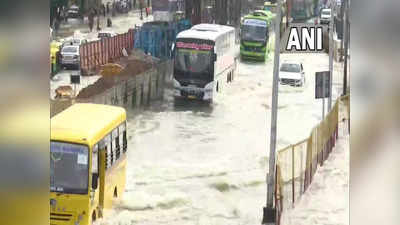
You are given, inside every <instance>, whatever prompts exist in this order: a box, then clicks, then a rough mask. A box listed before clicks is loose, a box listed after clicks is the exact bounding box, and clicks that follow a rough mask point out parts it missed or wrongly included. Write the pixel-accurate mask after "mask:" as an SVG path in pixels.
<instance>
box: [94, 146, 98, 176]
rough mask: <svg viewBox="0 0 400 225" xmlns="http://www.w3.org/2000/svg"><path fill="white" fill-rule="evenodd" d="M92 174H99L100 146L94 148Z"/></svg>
mask: <svg viewBox="0 0 400 225" xmlns="http://www.w3.org/2000/svg"><path fill="white" fill-rule="evenodd" d="M92 173H99V147H98V144H95V145H94V146H93V150H92Z"/></svg>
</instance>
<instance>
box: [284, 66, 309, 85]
mask: <svg viewBox="0 0 400 225" xmlns="http://www.w3.org/2000/svg"><path fill="white" fill-rule="evenodd" d="M279 82H280V84H282V85H290V86H303V85H304V84H305V83H306V77H305V72H304V67H303V63H299V62H294V61H284V62H283V63H282V65H281V68H280V71H279Z"/></svg>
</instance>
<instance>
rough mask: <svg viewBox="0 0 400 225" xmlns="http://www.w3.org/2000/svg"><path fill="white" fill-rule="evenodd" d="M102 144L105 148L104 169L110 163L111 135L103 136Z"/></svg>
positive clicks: (109, 165) (108, 166)
mask: <svg viewBox="0 0 400 225" xmlns="http://www.w3.org/2000/svg"><path fill="white" fill-rule="evenodd" d="M104 144H105V150H106V169H108V168H110V167H111V165H112V149H111V135H110V134H108V135H107V136H105V137H104Z"/></svg>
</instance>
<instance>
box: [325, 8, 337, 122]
mask: <svg viewBox="0 0 400 225" xmlns="http://www.w3.org/2000/svg"><path fill="white" fill-rule="evenodd" d="M335 2H336V1H334V0H331V21H330V22H329V98H328V112H329V111H330V110H331V107H332V83H333V82H332V77H333V76H332V75H333V49H334V48H333V23H334V19H333V17H334V15H335V13H334V12H335V8H336V7H335V4H336V3H335ZM322 119H323V118H322Z"/></svg>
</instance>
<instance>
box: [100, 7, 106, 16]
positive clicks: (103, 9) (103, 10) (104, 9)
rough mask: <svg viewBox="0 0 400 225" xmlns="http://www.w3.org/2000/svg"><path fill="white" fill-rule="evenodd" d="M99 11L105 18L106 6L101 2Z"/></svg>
mask: <svg viewBox="0 0 400 225" xmlns="http://www.w3.org/2000/svg"><path fill="white" fill-rule="evenodd" d="M101 11H102V12H103V16H104V18H106V6H105V5H104V3H103V4H101Z"/></svg>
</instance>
